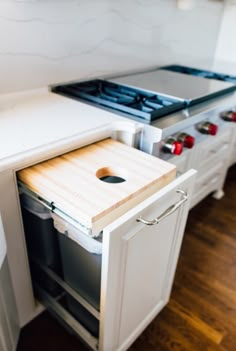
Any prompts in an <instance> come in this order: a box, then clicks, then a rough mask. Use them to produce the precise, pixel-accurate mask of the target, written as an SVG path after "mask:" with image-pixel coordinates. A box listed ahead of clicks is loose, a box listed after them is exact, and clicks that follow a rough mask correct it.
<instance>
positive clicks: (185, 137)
mask: <svg viewBox="0 0 236 351" xmlns="http://www.w3.org/2000/svg"><path fill="white" fill-rule="evenodd" d="M178 141H180V142H181V143H183V146H184V147H186V148H188V149H191V148H192V147H193V146H194V143H195V138H194V137H193V136H192V135H190V134H186V133H181V134H179V135H178Z"/></svg>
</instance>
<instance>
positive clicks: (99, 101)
mask: <svg viewBox="0 0 236 351" xmlns="http://www.w3.org/2000/svg"><path fill="white" fill-rule="evenodd" d="M53 91H54V92H56V93H59V94H62V95H64V96H68V97H72V98H75V99H78V100H81V101H84V102H88V103H90V104H92V105H95V106H100V107H102V108H105V109H107V110H110V111H112V112H118V113H121V114H123V115H125V116H132V117H136V118H137V119H140V120H144V121H152V120H155V119H157V118H159V117H161V116H164V115H167V114H169V113H171V112H174V111H178V110H180V109H182V108H183V107H185V102H184V101H183V100H181V99H177V98H172V97H168V96H166V95H164V94H161V93H159V92H158V91H155V92H148V91H145V90H140V89H137V88H135V87H128V86H123V85H120V84H116V83H113V82H108V81H105V80H101V79H96V80H90V81H86V82H81V83H73V84H68V85H60V86H56V87H54V88H53Z"/></svg>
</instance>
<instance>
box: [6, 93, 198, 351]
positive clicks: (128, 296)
mask: <svg viewBox="0 0 236 351" xmlns="http://www.w3.org/2000/svg"><path fill="white" fill-rule="evenodd" d="M25 100H27V101H25V103H22V104H21V105H20V109H21V114H19V111H18V113H17V112H16V110H13V111H12V112H11V113H9V114H8V115H7V116H6V121H7V122H9V123H7V124H6V125H5V126H4V128H3V129H2V130H1V133H2V134H1V135H2V137H3V140H4V136H5V135H7V138H8V139H9V138H10V139H9V140H10V141H9V146H11V148H10V149H7V150H1V152H2V153H1V156H0V192H1V197H0V212H1V214H2V220H3V224H4V230H5V235H6V242H7V248H8V263H9V268H10V275H11V278H12V285H13V288H12V289H11V288H9V289H10V290H11V291H12V290H13V291H14V295H15V300H16V306H17V312H18V316H19V322H17V321H16V323H15V327H14V328H13V323H12V330H13V338H12V340H13V341H16V339H17V335H18V333H19V326H20V327H23V326H24V325H25V324H26V323H28V322H29V321H30V320H32V319H33V318H34V317H35V316H37V315H38V314H39V313H40V312H41V311H42V309H43V307H42V305H40V304H39V303H38V300H37V299H36V298H35V297H34V294H33V289H32V281H31V277H30V270H29V264H28V255H27V250H26V245H25V237H24V230H23V223H22V218H21V208H20V203H19V193H18V188H17V183H16V172H17V171H19V170H21V169H23V168H25V167H29V166H30V165H33V164H36V163H39V162H42V161H44V160H48V159H51V158H53V157H55V156H58V155H61V154H63V153H66V152H68V151H71V150H74V149H77V148H80V147H82V146H84V145H88V144H91V143H94V142H96V141H99V140H102V139H105V138H109V137H114V138H115V139H116V138H118V139H119V140H121V139H122V138H123V137H124V135H127V136H128V137H130V136H134V135H136V134H137V133H140V134H141V133H142V129H140V126H139V125H137V124H136V123H134V122H131V121H128V122H126V121H124V119H122V118H121V117H116V116H114V115H112V114H110V113H107V112H106V111H100V112H98V111H97V110H96V113H95V109H94V108H92V107H90V106H87V105H84V104H80V103H78V102H74V101H72V100H67V99H64V98H61V97H56V96H54V95H53V94H48V95H46V96H44V95H43V96H42V98H40V96H39V97H38V98H37V101H36V102H35V103H32V104H31V105H32V106H35V108H33V107H32V108H28V103H29V102H28V101H31V100H30V99H28V98H27V99H25ZM31 105H30V106H31ZM51 107H52V108H51ZM52 110H53V112H52ZM58 116H59V117H60V118H59V117H58ZM22 118H24V123H25V125H27V126H28V128H29V129H30V130H31V133H28V134H26V135H24V139H22V135H20V134H19V129H18V124H17V123H16V121H18V122H19V121H20V120H21V119H22ZM42 118H44V121H45V125H47V128H46V129H45V125H44V126H42V124H43V123H42ZM58 121H60V128H54V127H55V125H57V126H58ZM147 129H148V128H147V127H145V130H144V137H145V133H146V131H147ZM39 130H40V132H39ZM48 130H50V133H47V131H48ZM52 133H53V135H52ZM117 134H119V135H118V137H117ZM52 136H53V138H52ZM42 137H43V139H42ZM124 139H126V140H127V138H123V139H122V140H124ZM149 139H150V138H144V141H143V145H144V146H145V147H146V149H148V144H147V145H146V143H147V142H148V141H149ZM22 140H23V142H22ZM150 140H151V141H153V142H154V141H159V140H160V131H159V130H158V129H157V128H155V129H154V130H153V131H152V138H151V139H150ZM5 142H6V143H7V142H8V140H5ZM194 177H195V172H194V171H188V172H187V173H184V174H183V175H181V176H179V177H177V178H176V179H175V180H174V181H172V182H171V183H169V184H168V185H167V186H165V187H163V188H162V189H161V190H159V191H156V192H153V194H152V195H149V197H148V198H147V199H146V200H145V201H142V202H141V201H139V202H138V204H137V205H135V206H134V207H133V208H132V209H131V210H129V211H127V212H126V213H125V214H124V215H122V216H118V215H117V216H116V218H115V219H114V220H113V222H112V223H111V224H109V225H106V227H104V228H103V247H102V264H101V273H102V278H101V304H100V311H97V312H96V313H95V315H96V316H97V318H98V319H99V324H100V331H99V337H98V338H94V336H91V334H89V333H88V331H87V330H86V329H85V328H84V327H81V326H80V325H78V323H77V321H76V320H75V318H74V319H73V317H72V316H71V315H70V314H69V313H67V314H65V311H64V310H63V309H60V308H59V309H58V308H57V307H58V305H57V303H58V301H57V300H56V299H55V298H53V297H51V296H48V294H44V293H42V296H41V297H42V298H43V300H44V304H45V305H46V307H47V308H49V309H54V310H56V313H59V314H60V315H61V317H63V318H64V319H66V320H67V322H71V323H70V325H71V327H72V329H74V330H75V331H76V332H78V333H79V334H80V335H81V336H82V337H83V338H84V339H86V342H89V345H90V346H91V347H92V348H93V349H96V348H97V344H98V345H99V350H100V351H101V350H103V351H111V350H125V349H127V348H128V347H129V345H131V343H132V342H133V341H134V340H135V339H136V338H137V336H138V335H139V334H140V333H141V332H142V331H143V330H144V328H145V327H146V326H147V325H148V324H149V323H150V321H151V320H152V319H153V318H154V317H155V315H156V314H157V313H158V312H159V311H160V310H161V308H163V306H164V305H165V304H166V303H167V301H168V298H169V294H170V291H171V286H172V282H173V277H174V273H175V268H176V264H177V260H178V255H179V250H180V246H181V241H182V238H183V232H184V226H185V223H186V218H187V213H188V208H189V204H190V202H191V194H192V189H193V183H194ZM179 188H180V189H182V190H183V191H184V192H186V193H187V194H188V195H189V197H188V199H185V196H184V195H183V194H182V193H179V192H177V190H178V189H179ZM185 200H186V201H185ZM180 201H181V202H180ZM183 201H184V202H183ZM179 202H180V205H181V206H179V207H178V208H176V206H175V205H174V204H176V203H178V204H179ZM170 207H171V208H170ZM168 208H169V211H171V213H170V215H169V216H168V217H167V218H165V219H163V220H162V221H161V222H160V223H159V224H156V225H153V226H151V225H145V224H143V223H141V222H138V221H137V218H139V216H142V217H143V218H145V219H148V220H152V219H153V218H156V217H159V216H160V215H161V214H163V213H164V215H165V214H166V212H165V211H166V210H167V209H168ZM174 210H175V211H174ZM4 271H5V269H4ZM6 271H7V269H6ZM6 275H8V273H7V274H6ZM4 279H5V278H4ZM9 280H10V279H9ZM10 285H11V283H9V285H8V286H10ZM4 286H5V285H4ZM5 295H6V293H5V292H4V299H6V298H9V299H11V300H12V299H13V297H12V294H10V293H8V294H7V296H5ZM1 296H3V294H2V295H1ZM10 296H11V297H10ZM6 302H7V303H6V305H7V306H8V305H9V306H14V304H13V303H11V302H10V301H6ZM5 312H6V311H4V316H5V315H6V314H5ZM8 312H9V316H10V315H11V313H10V312H11V311H10V310H9V311H8ZM127 313H128V315H127ZM1 315H3V314H2V313H1ZM15 316H16V313H15ZM9 320H11V318H10V317H9ZM5 325H6V324H4V326H5ZM3 333H6V332H5V329H4V331H3V326H1V343H2V345H4V344H3V337H2V335H3ZM2 345H1V346H2ZM12 346H13V349H14V346H15V343H12V345H11V344H9V345H8V346H7V351H9V347H12ZM4 347H5V345H4ZM3 350H4V349H3ZM10 350H11V348H10ZM4 351H5V350H4Z"/></svg>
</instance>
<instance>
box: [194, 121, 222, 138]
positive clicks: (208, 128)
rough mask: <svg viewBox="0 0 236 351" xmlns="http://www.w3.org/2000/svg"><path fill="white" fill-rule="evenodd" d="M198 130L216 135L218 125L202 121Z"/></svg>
mask: <svg viewBox="0 0 236 351" xmlns="http://www.w3.org/2000/svg"><path fill="white" fill-rule="evenodd" d="M198 130H199V132H200V133H203V134H208V135H216V134H217V132H218V126H217V124H214V123H211V122H204V123H202V124H201V125H200V127H199V129H198Z"/></svg>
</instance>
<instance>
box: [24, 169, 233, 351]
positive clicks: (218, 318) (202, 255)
mask: <svg viewBox="0 0 236 351" xmlns="http://www.w3.org/2000/svg"><path fill="white" fill-rule="evenodd" d="M51 350H57V351H65V350H66V351H86V350H87V349H86V348H85V347H84V346H83V344H81V342H80V341H79V340H78V339H77V338H75V337H74V336H72V335H70V334H69V333H68V332H67V331H65V330H64V329H63V328H62V327H61V326H60V325H59V324H58V323H57V321H55V320H54V319H53V318H52V317H51V316H50V315H49V314H48V313H47V312H45V313H43V314H42V315H40V316H39V317H38V318H36V319H35V320H34V321H33V322H31V323H30V324H29V325H27V326H26V327H25V328H23V330H22V332H21V336H20V341H19V346H18V349H17V351H51ZM213 350H214V351H235V350H236V166H234V167H232V168H231V169H230V171H229V173H228V177H227V181H226V184H225V197H224V198H223V199H222V200H220V201H217V200H214V199H213V198H211V197H210V196H209V197H207V198H206V199H205V200H204V201H202V202H201V203H200V204H199V205H198V206H196V207H195V208H194V209H193V210H191V211H190V215H189V219H188V223H187V227H186V231H185V236H184V240H183V245H182V249H181V253H180V259H179V264H178V267H177V271H176V276H175V281H174V286H173V291H172V294H171V299H170V302H169V304H168V305H167V306H166V307H165V308H164V309H163V311H162V312H161V313H160V314H159V315H158V316H157V317H156V318H155V320H154V321H153V322H152V323H151V324H150V325H149V326H148V327H147V329H146V330H145V331H144V332H143V334H142V335H141V336H140V337H139V338H138V339H137V340H136V341H135V343H134V344H133V345H132V346H131V347H130V349H129V351H213Z"/></svg>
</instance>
